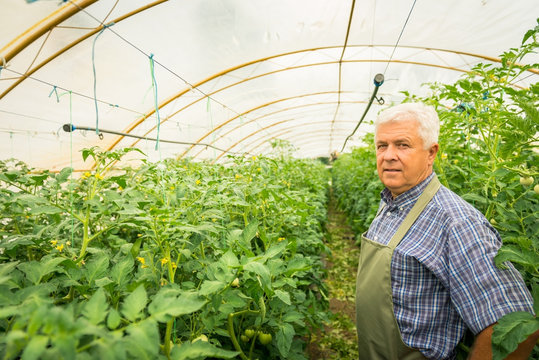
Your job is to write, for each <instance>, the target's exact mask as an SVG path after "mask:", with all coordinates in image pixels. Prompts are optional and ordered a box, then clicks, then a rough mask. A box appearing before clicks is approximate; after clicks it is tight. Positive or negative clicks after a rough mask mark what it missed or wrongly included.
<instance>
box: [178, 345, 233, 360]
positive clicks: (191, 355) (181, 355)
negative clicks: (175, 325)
mask: <svg viewBox="0 0 539 360" xmlns="http://www.w3.org/2000/svg"><path fill="white" fill-rule="evenodd" d="M239 354H240V353H239V352H237V351H229V350H224V349H220V348H218V347H216V346H215V345H213V344H211V343H209V342H207V341H200V340H199V341H195V342H194V343H191V342H184V343H183V344H181V345H176V346H174V348H173V349H172V352H171V354H170V358H171V359H172V360H188V359H206V358H208V357H210V358H217V359H234V358H235V357H236V356H238V355H239Z"/></svg>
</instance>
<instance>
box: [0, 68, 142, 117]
mask: <svg viewBox="0 0 539 360" xmlns="http://www.w3.org/2000/svg"><path fill="white" fill-rule="evenodd" d="M4 70H5V71H10V72H12V73H13V74H16V75H18V76H19V77H24V78H27V79H31V80H34V81H37V82H39V83H42V84H45V85H48V86H50V87H52V88H56V91H58V90H62V91H64V92H65V93H71V94H73V95H77V96H80V97H83V98H85V99H89V100H92V101H94V97H93V96H89V95H85V94H83V93H80V92H76V91H73V90H70V89H66V88H64V87H61V86H58V85H54V84H52V83H50V82H48V81H45V80H41V79H38V78H36V77H32V76H28V75H25V74H23V73H21V72H18V71H16V70H13V69H10V68H4ZM53 93H54V92H53ZM51 95H52V93H51ZM62 95H64V94H62ZM97 102H98V103H100V104H105V105H109V106H112V107H115V108H118V109H122V110H125V111H129V112H131V113H133V114H137V115H139V116H144V115H145V114H144V113H141V112H140V111H136V110H133V109H128V108H126V107H123V106H119V105H116V104H112V103H109V102H107V101H104V100H99V99H98V100H97Z"/></svg>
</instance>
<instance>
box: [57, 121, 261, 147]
mask: <svg viewBox="0 0 539 360" xmlns="http://www.w3.org/2000/svg"><path fill="white" fill-rule="evenodd" d="M62 129H63V130H64V131H65V132H69V133H71V132H73V131H75V130H85V131H95V130H96V129H95V128H92V127H86V126H75V125H73V124H64V125H63V126H62ZM99 132H100V139H102V138H103V135H102V134H103V133H105V134H112V135H120V136H125V137H130V138H136V139H141V140H149V141H157V139H156V138H151V137H147V136H140V135H134V134H128V133H123V132H119V131H114V130H104V129H99ZM159 142H163V143H169V144H178V145H195V146H204V147H207V148H208V147H209V148H212V149H215V150H218V151H221V152H223V153H229V154H234V155H252V154H250V153H248V152H242V153H238V152H232V151H228V150H225V149H221V148H219V147H217V146H214V145H212V144H207V143H193V142H187V141H176V140H163V139H159Z"/></svg>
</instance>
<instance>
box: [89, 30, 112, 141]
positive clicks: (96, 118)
mask: <svg viewBox="0 0 539 360" xmlns="http://www.w3.org/2000/svg"><path fill="white" fill-rule="evenodd" d="M112 25H114V23H110V24H107V25H104V26H103V29H101V31H99V33H98V34H97V35H96V36H95V38H94V42H93V44H92V70H93V72H94V104H95V133H96V134H97V135H99V109H98V106H97V75H96V72H95V43H96V41H97V38H98V37H99V36H100V35H101V34H103V31H105V29H106V28H108V27H110V26H112Z"/></svg>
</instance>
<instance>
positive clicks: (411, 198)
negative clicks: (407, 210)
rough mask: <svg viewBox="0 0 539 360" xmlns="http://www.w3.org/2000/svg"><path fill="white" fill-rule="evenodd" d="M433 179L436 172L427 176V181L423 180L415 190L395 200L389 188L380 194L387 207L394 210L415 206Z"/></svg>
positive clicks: (404, 193) (408, 191) (410, 190)
mask: <svg viewBox="0 0 539 360" xmlns="http://www.w3.org/2000/svg"><path fill="white" fill-rule="evenodd" d="M433 177H434V171H433V172H432V173H431V174H430V175H429V176H427V178H426V179H425V180H423V181H422V182H420V183H419V184H417V185H416V186H414V187H413V188H411V189H409V190H407V191H405V192H403V193H402V194H400V195H398V196H397V197H396V198H393V195H391V191H389V189H388V188H384V190H382V192H381V193H380V196H381V197H382V201H384V202H385V203H386V206H387V207H388V208H392V207H394V206H399V207H402V206H406V205H409V204H414V203H415V202H416V201H417V199H418V198H419V196H420V195H421V194H422V193H423V190H425V188H426V187H427V185H428V184H429V183H430V181H431V180H432V178H433Z"/></svg>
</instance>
